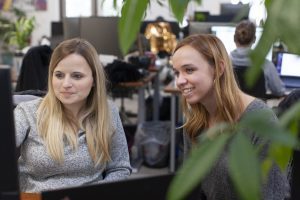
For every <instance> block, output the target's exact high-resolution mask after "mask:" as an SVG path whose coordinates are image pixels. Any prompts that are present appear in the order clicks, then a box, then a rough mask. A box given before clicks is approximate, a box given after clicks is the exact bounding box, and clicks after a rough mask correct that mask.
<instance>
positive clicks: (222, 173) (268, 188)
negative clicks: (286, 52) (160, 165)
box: [172, 34, 289, 200]
mask: <svg viewBox="0 0 300 200" xmlns="http://www.w3.org/2000/svg"><path fill="white" fill-rule="evenodd" d="M172 63H173V70H174V74H175V77H176V85H177V88H178V89H179V90H180V92H181V94H182V106H183V113H184V116H185V123H184V124H183V128H184V136H183V138H184V155H185V157H186V156H188V152H189V151H190V150H191V148H192V147H193V146H194V145H195V144H196V142H197V139H198V138H199V137H200V135H201V134H202V132H203V131H205V130H206V129H208V128H211V127H213V126H215V125H216V124H218V123H221V122H227V123H230V124H234V123H236V122H238V121H239V120H240V119H241V118H243V117H244V116H245V115H247V114H248V113H249V112H252V111H255V110H261V109H265V110H267V111H268V112H270V113H271V114H272V115H270V123H277V118H276V115H275V114H274V113H273V111H272V110H271V109H270V108H269V107H268V106H267V105H266V104H265V103H264V102H263V101H262V100H260V99H256V98H254V97H252V96H250V95H247V94H246V93H244V92H242V91H241V90H240V89H239V87H238V85H237V83H236V81H235V78H234V74H233V69H232V65H231V63H230V58H229V56H228V54H227V52H226V49H225V47H224V45H223V44H222V42H221V40H220V39H218V38H217V37H216V36H214V35H210V34H199V35H191V36H188V37H186V38H184V39H183V40H182V41H180V42H179V43H178V45H177V47H176V48H175V51H174V53H173V56H172ZM245 134H246V133H245ZM251 141H252V143H253V144H254V145H257V146H258V145H259V143H260V142H261V141H260V140H259V138H257V137H255V136H254V137H251ZM227 160H228V153H227V151H226V150H225V151H224V152H223V153H222V156H220V158H219V160H217V162H216V164H215V165H214V167H213V168H212V169H211V170H210V173H209V174H207V176H206V177H205V178H204V180H203V181H202V182H201V196H203V197H204V198H203V199H207V200H217V199H218V200H222V199H224V200H227V199H237V195H236V193H235V190H234V187H233V185H232V182H231V180H230V179H229V171H228V163H227ZM288 190H289V185H288V181H287V177H286V176H285V175H284V174H283V173H282V172H281V171H280V169H279V167H278V166H277V165H275V164H274V165H273V166H272V167H271V170H270V173H269V177H268V180H267V183H266V184H265V185H264V186H263V188H262V192H263V199H272V200H274V199H278V200H279V199H280V200H283V199H284V198H285V196H286V195H287V193H288ZM201 199H202V198H201Z"/></svg>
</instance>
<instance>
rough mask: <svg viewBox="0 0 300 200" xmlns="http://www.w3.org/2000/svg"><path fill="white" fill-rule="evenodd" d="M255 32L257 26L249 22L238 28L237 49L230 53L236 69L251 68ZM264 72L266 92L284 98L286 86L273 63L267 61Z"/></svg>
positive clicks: (235, 36) (244, 21) (235, 38)
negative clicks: (250, 54)
mask: <svg viewBox="0 0 300 200" xmlns="http://www.w3.org/2000/svg"><path fill="white" fill-rule="evenodd" d="M255 32H256V26H255V24H254V23H253V22H251V21H249V20H243V21H241V22H240V23H239V24H238V25H237V26H236V29H235V33H234V42H235V44H236V47H237V48H236V49H235V50H233V51H232V52H230V57H231V61H232V64H233V66H234V67H250V66H251V62H250V58H249V56H248V55H249V52H250V51H251V46H252V44H253V43H254V42H255V39H256V37H255ZM263 72H264V77H265V87H266V91H270V92H271V94H272V95H275V96H278V97H281V96H284V92H285V88H284V84H283V82H282V81H281V79H280V77H279V75H278V73H277V70H276V67H275V66H274V64H273V63H272V62H271V61H269V60H267V59H265V63H264V66H263Z"/></svg>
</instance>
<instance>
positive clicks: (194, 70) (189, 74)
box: [172, 46, 214, 104]
mask: <svg viewBox="0 0 300 200" xmlns="http://www.w3.org/2000/svg"><path fill="white" fill-rule="evenodd" d="M172 62H173V69H174V72H175V76H176V85H177V87H178V89H180V91H181V93H182V96H183V97H184V98H185V99H186V101H187V102H188V103H189V104H196V103H202V104H207V103H208V104H209V102H210V101H211V100H212V98H213V95H214V94H213V90H214V89H213V88H214V87H213V85H214V69H213V68H212V67H211V66H210V65H209V64H208V62H207V61H206V60H205V59H204V58H203V56H202V55H201V54H200V53H199V52H198V51H196V50H195V49H194V48H192V47H191V46H183V47H181V48H179V49H178V50H177V51H176V52H175V53H174V55H173V57H172Z"/></svg>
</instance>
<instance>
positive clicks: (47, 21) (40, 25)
mask: <svg viewBox="0 0 300 200" xmlns="http://www.w3.org/2000/svg"><path fill="white" fill-rule="evenodd" d="M59 1H60V0H49V1H47V3H48V5H47V10H46V11H33V12H29V13H28V16H35V20H36V28H35V30H34V31H33V33H32V38H31V40H32V45H37V44H38V41H39V40H40V38H41V37H42V36H43V35H45V36H48V37H50V36H51V22H52V21H59V15H60V14H59Z"/></svg>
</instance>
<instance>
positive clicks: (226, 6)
mask: <svg viewBox="0 0 300 200" xmlns="http://www.w3.org/2000/svg"><path fill="white" fill-rule="evenodd" d="M249 10H250V7H249V4H242V3H239V4H232V3H221V5H220V13H221V15H234V16H237V15H240V16H241V17H247V16H248V14H249Z"/></svg>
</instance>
